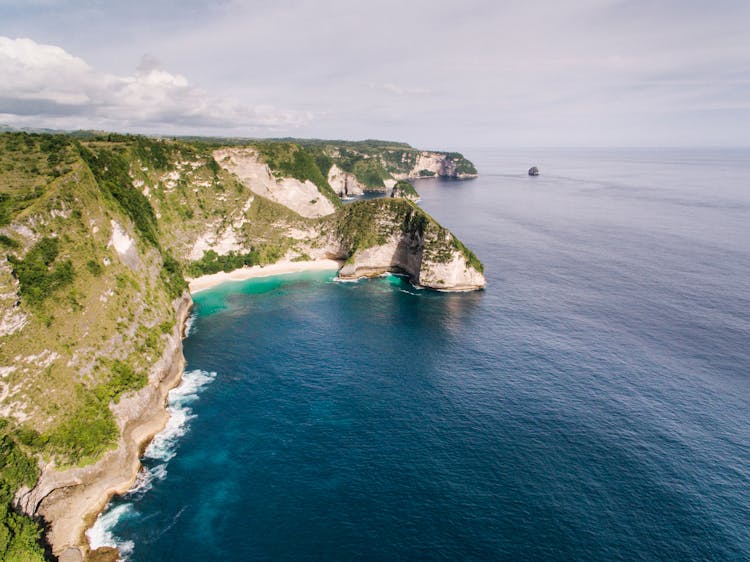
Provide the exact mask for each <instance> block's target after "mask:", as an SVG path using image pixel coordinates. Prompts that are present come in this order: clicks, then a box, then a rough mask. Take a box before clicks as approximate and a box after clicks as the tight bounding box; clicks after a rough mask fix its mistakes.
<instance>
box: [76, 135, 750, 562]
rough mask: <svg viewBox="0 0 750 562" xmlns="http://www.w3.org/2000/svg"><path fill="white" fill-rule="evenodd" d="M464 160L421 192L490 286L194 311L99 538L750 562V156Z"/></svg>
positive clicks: (199, 553)
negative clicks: (161, 411)
mask: <svg viewBox="0 0 750 562" xmlns="http://www.w3.org/2000/svg"><path fill="white" fill-rule="evenodd" d="M467 156H469V157H470V158H472V159H474V160H475V162H476V163H477V166H478V168H479V170H480V171H481V172H482V176H481V177H480V178H478V179H475V180H471V181H465V182H451V181H440V180H433V179H431V180H421V181H418V182H416V187H417V190H418V191H419V192H420V194H421V196H422V206H423V207H424V208H425V209H426V210H427V211H428V212H430V213H431V214H432V215H433V216H434V217H435V218H436V219H438V220H439V221H440V222H441V223H442V224H444V225H445V226H447V227H448V228H450V229H452V230H453V231H454V232H455V233H456V234H457V235H458V236H459V237H460V238H461V239H462V240H463V241H464V242H466V244H467V245H468V246H469V247H471V248H472V249H473V250H475V251H476V253H477V254H478V256H479V257H480V259H482V260H483V262H484V264H485V268H486V275H487V282H488V285H487V289H486V290H485V291H482V292H476V293H469V294H444V293H434V292H429V291H422V290H417V289H415V288H413V287H412V286H411V285H409V283H408V281H407V280H405V279H403V278H400V277H393V276H387V277H383V278H378V279H373V280H368V281H360V282H357V283H338V282H336V281H335V280H334V279H333V274H332V273H321V272H315V273H303V274H296V275H289V276H281V277H273V278H264V279H257V280H251V281H247V282H238V283H229V284H226V285H223V286H220V287H217V288H215V289H213V290H210V291H206V292H202V293H198V294H197V295H196V296H195V301H196V308H195V317H194V321H193V325H192V328H191V332H190V335H189V336H188V338H187V339H186V340H185V355H186V358H187V361H188V367H187V372H186V375H185V382H184V383H183V384H182V385H181V386H180V387H179V388H178V389H177V390H176V391H174V392H173V394H172V395H170V409H171V410H172V413H173V417H172V421H170V426H169V427H168V429H167V430H166V432H165V433H164V434H162V435H161V436H159V437H158V438H157V439H156V440H155V441H154V443H153V444H152V445H151V447H149V449H148V450H147V451H146V456H145V458H144V466H145V470H144V472H143V473H142V475H141V477H140V479H139V483H138V485H137V486H136V489H135V490H134V491H133V492H132V493H131V494H129V495H127V496H125V497H123V498H119V499H116V500H114V501H113V502H111V504H110V506H109V507H108V509H107V511H106V512H105V514H104V515H103V516H102V517H101V518H100V519H99V521H98V522H97V525H96V527H95V528H94V529H93V530H92V531H91V532H90V536H91V537H92V539H93V542H94V544H95V545H97V544H116V545H119V546H120V547H121V548H122V552H123V554H124V555H125V557H126V558H128V559H129V560H136V561H154V560H160V561H166V560H175V561H177V560H179V561H192V560H195V561H205V560H351V559H363V560H394V559H444V560H491V559H602V560H611V559H747V558H750V524H748V522H750V318H749V317H750V152H748V151H732V150H710V151H707V150H681V151H668V150H647V149H639V150H588V151H584V150H555V151H553V150H545V151H539V150H528V151H507V150H492V151H490V150H477V151H475V152H473V153H472V152H468V154H467ZM531 165H537V166H538V167H539V168H540V170H541V175H540V176H539V177H536V178H531V177H529V176H528V175H526V170H527V169H528V168H529V167H530V166H531Z"/></svg>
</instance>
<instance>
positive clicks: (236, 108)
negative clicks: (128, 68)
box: [0, 37, 312, 130]
mask: <svg viewBox="0 0 750 562" xmlns="http://www.w3.org/2000/svg"><path fill="white" fill-rule="evenodd" d="M0 115H3V118H4V119H5V120H8V121H11V122H21V123H24V124H34V123H35V122H38V123H39V124H43V125H46V124H48V123H50V122H51V121H52V122H57V123H60V122H68V123H70V124H71V125H73V124H75V125H73V126H75V127H92V126H94V127H109V128H118V129H121V128H138V127H141V128H149V129H153V128H158V127H165V128H168V129H180V128H184V129H185V130H194V129H195V128H207V129H212V130H218V129H226V130H276V129H288V128H293V127H297V126H300V125H303V124H305V123H307V122H309V121H310V120H311V118H312V114H310V113H309V112H299V111H292V110H282V109H278V108H276V107H273V106H271V105H259V104H256V105H249V104H247V103H243V102H241V101H239V100H236V99H230V98H227V97H224V96H217V95H214V94H211V93H209V92H207V91H205V90H202V89H200V88H197V87H195V86H193V85H191V84H190V82H189V81H188V79H187V78H186V77H185V76H183V75H181V74H174V73H171V72H168V71H166V70H163V69H161V68H160V64H159V62H158V61H157V60H156V59H155V58H154V57H153V56H150V55H145V56H144V57H143V58H142V60H141V63H140V64H139V66H138V69H137V70H136V72H135V73H133V74H132V75H125V76H122V75H115V74H108V73H103V72H99V71H97V70H96V69H94V68H93V67H91V66H90V65H89V64H88V63H87V62H86V61H84V60H83V59H81V58H79V57H76V56H73V55H71V54H70V53H68V52H67V51H65V50H64V49H61V48H60V47H57V46H54V45H44V44H40V43H37V42H35V41H33V40H31V39H10V38H8V37H0Z"/></svg>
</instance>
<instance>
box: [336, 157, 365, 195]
mask: <svg viewBox="0 0 750 562" xmlns="http://www.w3.org/2000/svg"><path fill="white" fill-rule="evenodd" d="M328 183H329V184H331V188H333V190H334V191H335V192H336V193H337V194H338V196H339V197H342V198H346V197H353V196H356V195H363V194H364V192H365V188H366V186H365V185H363V184H362V183H360V181H359V180H358V179H357V176H355V175H354V174H352V173H349V172H345V171H344V170H342V169H341V168H339V167H338V166H337V165H336V164H333V165H332V166H331V169H330V170H329V171H328Z"/></svg>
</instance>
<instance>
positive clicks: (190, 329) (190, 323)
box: [185, 314, 195, 337]
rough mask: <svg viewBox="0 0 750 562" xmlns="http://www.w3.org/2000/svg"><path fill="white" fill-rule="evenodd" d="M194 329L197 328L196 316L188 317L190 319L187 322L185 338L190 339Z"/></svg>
mask: <svg viewBox="0 0 750 562" xmlns="http://www.w3.org/2000/svg"><path fill="white" fill-rule="evenodd" d="M194 328H195V314H191V315H190V316H188V319H187V320H186V321H185V337H188V336H189V335H190V334H192V333H193V329H194Z"/></svg>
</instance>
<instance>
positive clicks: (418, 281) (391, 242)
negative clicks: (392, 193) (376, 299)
mask: <svg viewBox="0 0 750 562" xmlns="http://www.w3.org/2000/svg"><path fill="white" fill-rule="evenodd" d="M329 244H331V246H332V248H335V250H333V251H332V253H333V254H334V255H335V257H337V258H339V259H345V260H346V261H345V264H344V266H343V267H342V268H341V270H340V271H339V277H341V278H342V279H356V278H359V277H370V276H374V275H380V274H382V273H385V272H389V271H390V272H400V273H406V274H407V275H409V277H410V279H411V281H412V282H413V283H414V284H415V285H417V286H421V287H426V288H430V289H438V290H453V291H469V290H476V289H481V288H483V287H484V286H485V284H486V281H485V278H484V273H483V271H484V268H483V266H482V264H481V262H480V261H479V260H478V259H477V257H476V256H475V255H474V254H473V253H472V252H471V251H470V250H469V249H468V248H466V247H465V246H464V245H463V244H461V242H459V241H458V239H457V238H456V237H455V236H453V234H451V233H450V232H449V231H448V230H447V229H445V228H443V227H441V226H440V225H439V224H438V223H437V222H436V221H435V220H434V219H433V218H432V217H430V216H429V215H428V214H427V213H425V212H424V211H423V210H422V209H420V208H419V207H417V206H416V205H415V204H414V203H412V202H411V201H408V200H405V199H376V200H371V201H362V202H358V203H354V204H352V205H350V206H349V207H347V208H346V210H345V211H344V212H343V213H342V214H341V215H340V216H338V217H337V218H336V220H335V224H334V226H333V228H332V241H331V242H329Z"/></svg>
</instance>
